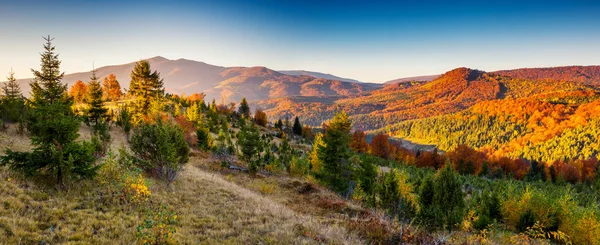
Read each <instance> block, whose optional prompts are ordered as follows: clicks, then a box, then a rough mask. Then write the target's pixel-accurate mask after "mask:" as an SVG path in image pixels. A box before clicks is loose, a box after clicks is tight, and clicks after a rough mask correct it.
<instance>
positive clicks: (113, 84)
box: [102, 74, 123, 101]
mask: <svg viewBox="0 0 600 245" xmlns="http://www.w3.org/2000/svg"><path fill="white" fill-rule="evenodd" d="M102 92H103V94H104V97H105V99H106V100H109V101H115V100H118V99H119V98H121V95H122V94H123V93H122V92H121V84H119V81H117V77H116V76H115V74H110V75H108V76H107V77H105V78H104V81H102Z"/></svg>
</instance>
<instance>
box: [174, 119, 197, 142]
mask: <svg viewBox="0 0 600 245" xmlns="http://www.w3.org/2000/svg"><path fill="white" fill-rule="evenodd" d="M175 122H176V123H177V125H178V126H179V128H181V130H182V132H183V137H184V138H185V141H186V142H187V143H188V145H190V147H195V146H196V145H197V144H198V137H196V136H194V135H193V134H194V132H195V131H196V129H195V128H194V124H193V123H192V122H191V121H188V120H187V119H186V118H185V116H183V115H181V116H178V117H176V118H175Z"/></svg>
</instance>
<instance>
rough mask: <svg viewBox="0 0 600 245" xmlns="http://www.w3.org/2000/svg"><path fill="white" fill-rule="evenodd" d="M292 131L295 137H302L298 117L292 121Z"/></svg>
mask: <svg viewBox="0 0 600 245" xmlns="http://www.w3.org/2000/svg"><path fill="white" fill-rule="evenodd" d="M292 131H293V132H294V134H295V135H298V136H302V124H301V123H300V119H298V117H296V118H295V119H294V126H293V127H292Z"/></svg>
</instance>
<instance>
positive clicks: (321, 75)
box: [278, 70, 364, 83]
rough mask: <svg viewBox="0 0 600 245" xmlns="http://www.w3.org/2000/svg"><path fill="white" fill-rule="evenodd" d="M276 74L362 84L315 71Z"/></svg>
mask: <svg viewBox="0 0 600 245" xmlns="http://www.w3.org/2000/svg"><path fill="white" fill-rule="evenodd" d="M278 72H280V73H283V74H286V75H291V76H311V77H316V78H324V79H329V80H339V81H342V82H349V83H364V82H361V81H358V80H354V79H350V78H343V77H338V76H334V75H331V74H327V73H321V72H315V71H304V70H280V71H278Z"/></svg>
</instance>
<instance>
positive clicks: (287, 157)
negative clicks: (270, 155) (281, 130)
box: [277, 134, 293, 171]
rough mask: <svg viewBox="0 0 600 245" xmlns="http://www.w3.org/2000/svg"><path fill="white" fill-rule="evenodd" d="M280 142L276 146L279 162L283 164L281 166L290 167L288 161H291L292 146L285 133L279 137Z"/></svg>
mask: <svg viewBox="0 0 600 245" xmlns="http://www.w3.org/2000/svg"><path fill="white" fill-rule="evenodd" d="M281 139H282V140H281V144H279V147H278V148H277V154H278V156H279V158H278V159H279V163H281V164H283V166H284V167H285V168H286V169H288V171H289V168H290V163H291V162H292V157H293V154H292V147H291V146H290V142H289V140H288V138H287V136H286V135H285V134H283V136H282V137H281Z"/></svg>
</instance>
